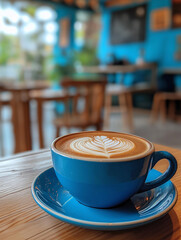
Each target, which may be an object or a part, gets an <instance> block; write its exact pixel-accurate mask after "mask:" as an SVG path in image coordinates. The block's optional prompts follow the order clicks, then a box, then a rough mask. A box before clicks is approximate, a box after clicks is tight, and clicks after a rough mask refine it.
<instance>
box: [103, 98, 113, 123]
mask: <svg viewBox="0 0 181 240" xmlns="http://www.w3.org/2000/svg"><path fill="white" fill-rule="evenodd" d="M111 101H112V96H111V95H110V94H108V95H107V96H106V99H105V109H104V111H105V114H104V128H109V120H110V113H111V104H112V102H111Z"/></svg>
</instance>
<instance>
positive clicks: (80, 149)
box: [70, 136, 135, 158]
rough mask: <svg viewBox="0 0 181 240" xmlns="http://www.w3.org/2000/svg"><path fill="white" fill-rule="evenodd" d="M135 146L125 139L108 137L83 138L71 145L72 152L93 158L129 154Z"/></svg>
mask: <svg viewBox="0 0 181 240" xmlns="http://www.w3.org/2000/svg"><path fill="white" fill-rule="evenodd" d="M134 147H135V144H134V143H133V142H132V141H130V140H128V139H125V138H119V137H112V138H109V137H107V136H94V137H82V138H77V139H75V140H73V141H72V142H71V143H70V148H71V150H72V151H74V152H77V153H78V154H80V155H81V154H84V155H89V156H93V157H96V156H97V157H105V158H111V157H114V155H118V154H121V153H125V152H129V151H131V150H132V149H133V148H134Z"/></svg>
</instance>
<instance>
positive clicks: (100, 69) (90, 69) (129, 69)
mask: <svg viewBox="0 0 181 240" xmlns="http://www.w3.org/2000/svg"><path fill="white" fill-rule="evenodd" d="M139 70H151V82H150V86H151V87H156V86H157V83H156V79H157V65H156V64H155V63H142V64H127V65H102V66H87V67H83V68H82V71H83V72H84V73H100V74H111V73H121V74H125V73H133V72H136V71H139Z"/></svg>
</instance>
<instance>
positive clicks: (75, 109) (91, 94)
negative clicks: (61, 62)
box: [54, 79, 106, 136]
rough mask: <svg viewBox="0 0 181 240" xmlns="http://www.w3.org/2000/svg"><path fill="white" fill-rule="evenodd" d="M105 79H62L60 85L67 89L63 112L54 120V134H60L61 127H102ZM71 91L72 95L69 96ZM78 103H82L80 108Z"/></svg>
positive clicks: (97, 128) (83, 128)
mask: <svg viewBox="0 0 181 240" xmlns="http://www.w3.org/2000/svg"><path fill="white" fill-rule="evenodd" d="M105 84H106V81H105V80H100V81H95V80H94V81H91V80H78V81H77V80H72V79H64V80H63V81H62V83H61V85H62V86H63V87H64V89H66V91H67V98H66V99H65V100H64V104H65V112H64V114H63V116H58V117H56V119H55V120H54V125H55V127H56V136H59V135H60V130H61V128H62V127H66V128H68V129H69V128H71V127H76V128H81V129H82V130H85V129H86V128H87V127H90V126H95V127H96V130H101V129H102V127H103V114H102V111H103V106H104V94H105ZM71 91H73V92H74V94H75V95H74V96H70V93H71ZM80 103H82V104H83V107H82V109H80Z"/></svg>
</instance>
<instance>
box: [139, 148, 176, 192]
mask: <svg viewBox="0 0 181 240" xmlns="http://www.w3.org/2000/svg"><path fill="white" fill-rule="evenodd" d="M152 158H153V160H152V165H151V169H152V168H153V167H154V166H155V164H156V163H157V162H158V161H160V160H161V159H167V160H168V161H169V167H168V168H167V170H166V171H165V172H164V173H163V174H162V175H161V176H160V177H158V178H156V179H155V180H153V181H151V182H147V183H144V184H143V186H142V187H141V189H140V190H139V192H144V191H148V190H150V189H152V188H156V187H158V186H160V185H162V184H164V183H165V182H167V181H168V180H170V179H171V178H172V177H173V176H174V174H175V173H176V171H177V160H176V159H175V157H174V156H173V155H172V154H171V153H169V152H166V151H159V152H154V153H153V155H152Z"/></svg>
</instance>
